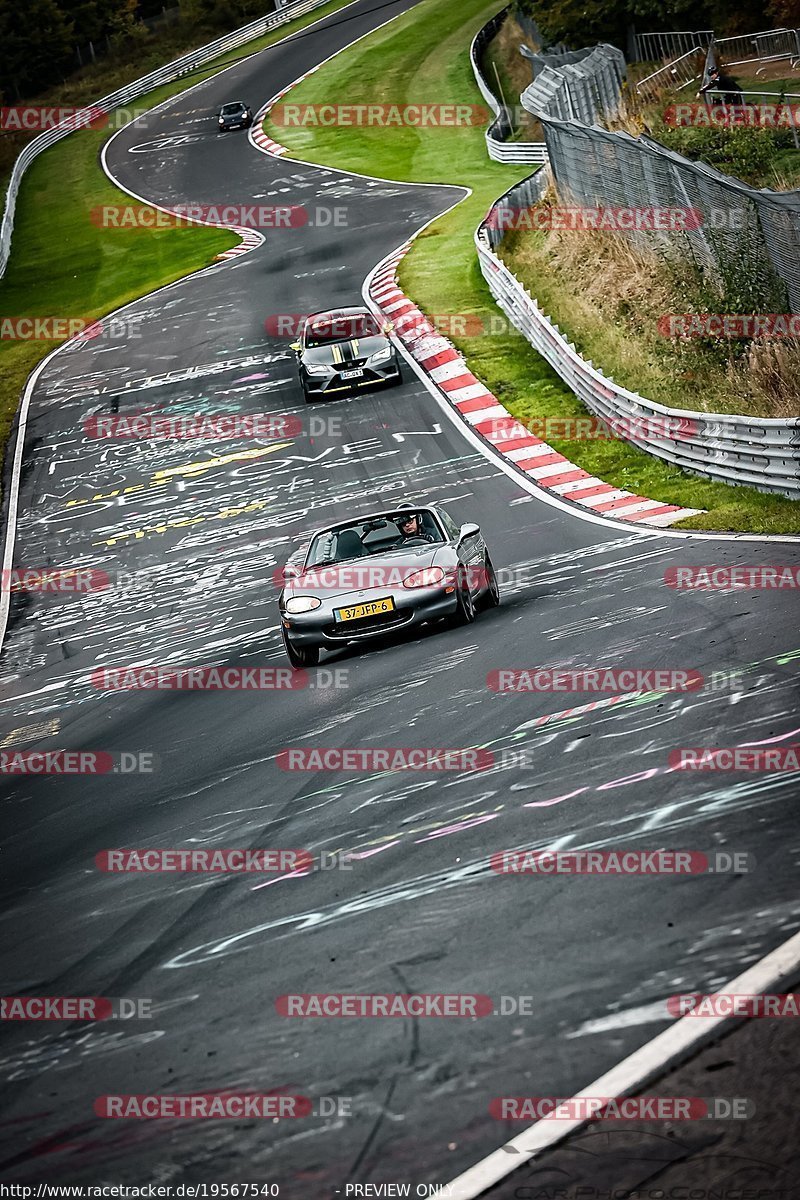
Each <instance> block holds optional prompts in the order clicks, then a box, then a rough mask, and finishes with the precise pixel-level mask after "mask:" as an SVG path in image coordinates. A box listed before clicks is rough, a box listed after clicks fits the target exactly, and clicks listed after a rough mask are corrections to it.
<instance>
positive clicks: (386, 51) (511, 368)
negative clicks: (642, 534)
mask: <svg viewBox="0 0 800 1200" xmlns="http://www.w3.org/2000/svg"><path fill="white" fill-rule="evenodd" d="M496 11H497V3H496V0H492V2H491V3H486V2H485V0H464V3H462V4H460V5H459V6H457V7H456V6H453V5H452V4H451V3H449V0H423V3H421V4H419V5H418V6H417V7H416V8H415V9H414V10H412V11H411V12H409V13H406V14H404V15H403V16H402V17H399V18H398V19H397V20H395V21H392V22H391V23H390V24H389V25H387V26H386V27H385V28H384V29H381V30H378V31H377V32H376V33H374V34H371V35H370V36H369V37H368V38H364V39H363V40H362V41H360V42H359V43H357V44H356V45H355V46H353V47H351V48H350V49H348V50H346V51H344V52H343V53H342V54H339V55H337V56H336V57H335V58H334V59H332V60H331V62H329V63H328V64H326V65H325V66H324V67H323V68H322V69H321V70H320V71H318V72H316V73H315V74H314V75H312V76H311V77H310V78H309V79H307V80H305V81H303V83H301V84H300V85H298V87H297V88H295V89H293V91H292V94H291V102H292V103H298V104H310V105H312V104H333V103H339V104H357V103H363V102H364V100H366V99H369V100H370V101H371V102H380V101H381V100H385V101H387V102H390V103H393V104H402V103H409V104H411V103H417V104H418V103H420V102H423V101H424V102H428V103H430V102H431V101H432V100H435V101H436V102H438V103H462V104H464V103H468V104H478V103H480V95H479V93H478V91H477V88H476V86H475V83H474V80H473V78H472V72H471V68H470V65H469V59H468V48H469V44H470V41H471V39H472V37H473V36H474V34H475V32H476V31H477V29H478V28H479V27H480V26H481V25H482V24H484V23H485V22H486V21H487V20H488V19H489V17H490V16H492V14H493V13H494V12H496ZM267 130H268V132H270V133H271V134H272V136H274V137H275V138H276V139H277V140H278V141H280V142H282V143H283V144H284V145H288V146H289V147H290V150H291V152H292V153H294V154H296V155H297V156H298V157H301V158H307V159H311V160H313V161H315V162H320V163H324V164H326V165H328V166H333V167H340V168H343V169H346V170H355V171H362V172H364V173H365V174H374V175H381V176H384V177H386V178H389V179H399V180H408V181H413V182H425V183H455V184H462V185H464V186H466V187H470V188H472V189H473V190H472V194H471V196H470V197H469V198H468V199H466V200H465V201H463V202H462V203H461V204H460V205H458V206H457V207H456V208H455V209H453V210H452V211H451V212H449V213H447V214H445V215H444V216H443V217H441V218H440V219H439V220H438V221H436V222H435V223H434V224H433V225H431V226H430V227H429V229H427V230H426V231H425V232H424V233H423V234H422V235H421V236H420V237H419V238H417V240H416V241H415V243H414V246H413V249H412V251H411V252H410V253H409V254H408V255H407V256H406V258H405V259H404V260H403V263H402V264H401V283H402V284H403V286H404V288H405V290H406V291H407V292H408V294H409V295H410V296H412V297H413V298H414V300H415V301H416V302H417V303H418V304H419V305H420V307H421V308H422V309H423V310H424V311H425V312H427V313H429V314H431V315H434V314H459V315H462V314H468V315H470V316H473V317H477V318H479V320H480V323H481V324H480V327H481V328H483V329H484V330H487V331H488V330H490V329H491V328H492V327H493V325H492V322H493V320H496V318H497V314H498V309H497V307H496V305H495V303H494V301H493V300H492V297H491V295H490V293H489V290H488V288H487V286H486V284H485V283H484V280H483V277H482V275H481V273H480V269H479V267H478V262H477V258H476V255H475V247H474V242H473V232H474V229H475V227H476V226H477V224H478V223H479V221H480V219H481V217H482V216H483V215H484V214H485V212H486V210H487V208H488V207H489V206H490V204H491V203H492V201H493V200H494V199H496V198H497V196H499V195H500V194H501V193H502V192H503V191H505V190H506V189H507V188H508V187H509V186H511V184H512V183H513V182H514V181H515V180H516V179H519V178H520V177H522V176H523V175H524V174H525V173H527V172H526V169H525V168H518V167H508V166H502V165H499V164H495V163H491V162H490V161H489V160H488V159H487V156H486V146H485V141H484V136H483V127H482V126H480V125H478V124H475V125H471V126H464V127H460V128H456V129H453V128H450V129H448V128H437V129H433V128H428V129H417V128H413V127H405V126H403V127H392V128H390V129H386V128H380V127H371V128H370V127H341V128H334V127H330V126H326V127H312V126H309V127H306V128H284V127H281V126H276V125H271V124H270V123H269V122H268V123H267ZM387 249H388V247H387ZM471 327H477V323H476V322H471ZM452 340H453V341H454V342H455V343H456V344H457V345H458V347H459V349H460V350H461V351H462V352H463V353H464V354H465V355H466V357H467V360H468V361H469V364H470V367H471V369H472V370H473V371H475V373H476V374H477V375H478V376H479V377H480V378H481V379H482V380H483V381H484V382H485V383H486V385H487V386H488V387H489V388H491V390H492V391H493V392H494V393H495V395H497V396H498V398H499V399H500V400H501V401H502V402H503V403H504V404H505V405H506V407H507V408H508V409H509V410H510V411H511V412H512V413H514V415H516V416H519V417H522V418H525V417H533V416H537V417H538V416H564V415H571V414H581V413H583V411H584V410H583V408H582V406H581V405H580V403H579V401H578V400H577V399H576V398H575V396H574V395H573V393H572V392H571V391H570V390H569V389H568V388H567V387H566V385H565V384H564V383H562V381H561V380H560V379H559V377H558V376H557V375H556V374H555V373H554V372H553V371H551V370H550V368H549V367H548V366H547V364H546V363H545V362H544V360H543V359H541V358H540V357H539V355H537V354H536V353H535V352H534V351H533V350H532V349H531V347H530V346H529V345H528V343H527V342H525V341H524V339H522V338H520V337H519V336H517V335H515V334H513V335H512V334H507V335H503V336H498V335H495V334H492V335H489V334H488V333H485V334H483V335H477V336H472V337H457V336H453V339H452ZM554 446H555V448H556V449H558V450H560V451H561V453H563V454H565V455H567V456H568V457H569V458H570V459H571V460H572V461H573V462H575V463H577V464H578V465H579V466H581V467H583V469H584V470H586V471H589V472H591V473H592V474H596V475H598V476H599V477H600V478H602V479H604V480H606V481H608V482H609V483H611V484H613V485H614V486H619V487H624V488H626V489H627V490H629V491H633V492H639V493H641V494H643V495H645V496H648V497H651V498H653V499H655V500H660V501H662V502H663V503H670V504H679V505H682V506H685V507H687V508H703V509H708V510H709V511H708V513H706V514H704V515H702V516H701V517H698V518H693V519H691V520H690V521H689V522H685V523H684V525H685V526H686V527H697V528H707V529H720V530H753V531H756V532H764V533H779V532H794V533H800V505H798V504H794V503H792V502H790V501H787V500H781V499H777V498H775V497H772V496H765V495H762V494H761V493H759V492H756V491H754V490H752V489H749V488H733V487H728V486H726V485H724V484H717V483H711V482H709V481H705V480H702V479H699V478H696V477H694V476H691V475H688V474H685V473H683V472H681V471H678V470H675V469H673V468H671V467H669V466H668V465H666V464H664V463H662V462H659V460H657V459H654V458H652V457H651V456H650V455H648V454H645V453H644V452H642V451H639V450H636V449H635V448H633V447H632V446H629V445H627V444H626V443H625V442H622V441H618V442H600V441H598V442H554Z"/></svg>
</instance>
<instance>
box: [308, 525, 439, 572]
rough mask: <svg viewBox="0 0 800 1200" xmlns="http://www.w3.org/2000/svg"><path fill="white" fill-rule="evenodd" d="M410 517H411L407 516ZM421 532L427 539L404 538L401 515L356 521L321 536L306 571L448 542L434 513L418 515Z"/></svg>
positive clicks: (310, 554)
mask: <svg viewBox="0 0 800 1200" xmlns="http://www.w3.org/2000/svg"><path fill="white" fill-rule="evenodd" d="M405 515H406V516H408V513H406V514H405ZM415 515H416V516H417V518H418V523H419V531H420V532H421V533H422V534H424V535H425V536H424V538H423V537H419V536H417V537H416V538H415V537H414V536H413V535H412V536H410V537H405V538H404V537H403V535H402V533H401V532H400V529H399V527H398V525H397V524H396V522H397V521H398V520H399V518H400V513H394V514H392V516H386V517H373V518H371V519H369V520H366V521H354V522H353V523H352V524H351V525H340V526H338V527H337V528H336V529H326V530H325V531H324V532H323V533H318V534H317V536H316V537H315V538H314V540H313V541H312V543H311V546H310V548H309V552H308V558H307V560H306V569H308V568H309V567H319V566H322V565H323V563H335V562H349V561H350V560H351V559H354V558H365V557H367V556H371V555H375V554H386V553H389V552H391V551H392V550H397V549H399V548H401V547H403V546H414V545H425V544H427V543H428V542H434V543H435V542H444V541H445V540H446V538H445V535H444V532H443V530H442V528H441V526H440V525H439V522H438V520H437V518H436V516H435V515H434V514H433V513H432V512H428V511H422V512H419V513H417V514H415Z"/></svg>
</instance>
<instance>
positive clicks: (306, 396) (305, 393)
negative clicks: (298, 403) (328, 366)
mask: <svg viewBox="0 0 800 1200" xmlns="http://www.w3.org/2000/svg"><path fill="white" fill-rule="evenodd" d="M300 387H301V388H302V389H303V399H304V400H305V402H306V404H310V403H311V401H312V400H313V399H314V397H313V396H312V395H311V393H310V392H309V390H308V388H307V387H306V385H305V384H304V383H303V381H302V379H301V380H300Z"/></svg>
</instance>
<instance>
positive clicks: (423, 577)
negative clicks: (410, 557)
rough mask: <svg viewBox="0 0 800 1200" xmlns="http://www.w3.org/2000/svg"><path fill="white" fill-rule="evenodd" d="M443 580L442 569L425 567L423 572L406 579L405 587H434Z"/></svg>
mask: <svg viewBox="0 0 800 1200" xmlns="http://www.w3.org/2000/svg"><path fill="white" fill-rule="evenodd" d="M443 580H444V571H443V570H442V568H441V567H425V568H424V569H423V570H422V571H415V572H414V574H413V575H409V576H408V577H407V578H406V579H404V580H403V587H407V588H418V587H434V586H435V585H436V584H437V583H441V582H442V581H443Z"/></svg>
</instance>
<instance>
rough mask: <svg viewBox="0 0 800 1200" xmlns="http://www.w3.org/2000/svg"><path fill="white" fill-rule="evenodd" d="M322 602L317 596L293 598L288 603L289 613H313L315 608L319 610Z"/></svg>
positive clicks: (287, 609)
mask: <svg viewBox="0 0 800 1200" xmlns="http://www.w3.org/2000/svg"><path fill="white" fill-rule="evenodd" d="M320 604H322V601H321V600H320V599H319V598H318V597H317V596H292V597H290V599H289V600H287V601H286V611H287V613H304V612H311V610H312V609H314V608H319V606H320Z"/></svg>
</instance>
